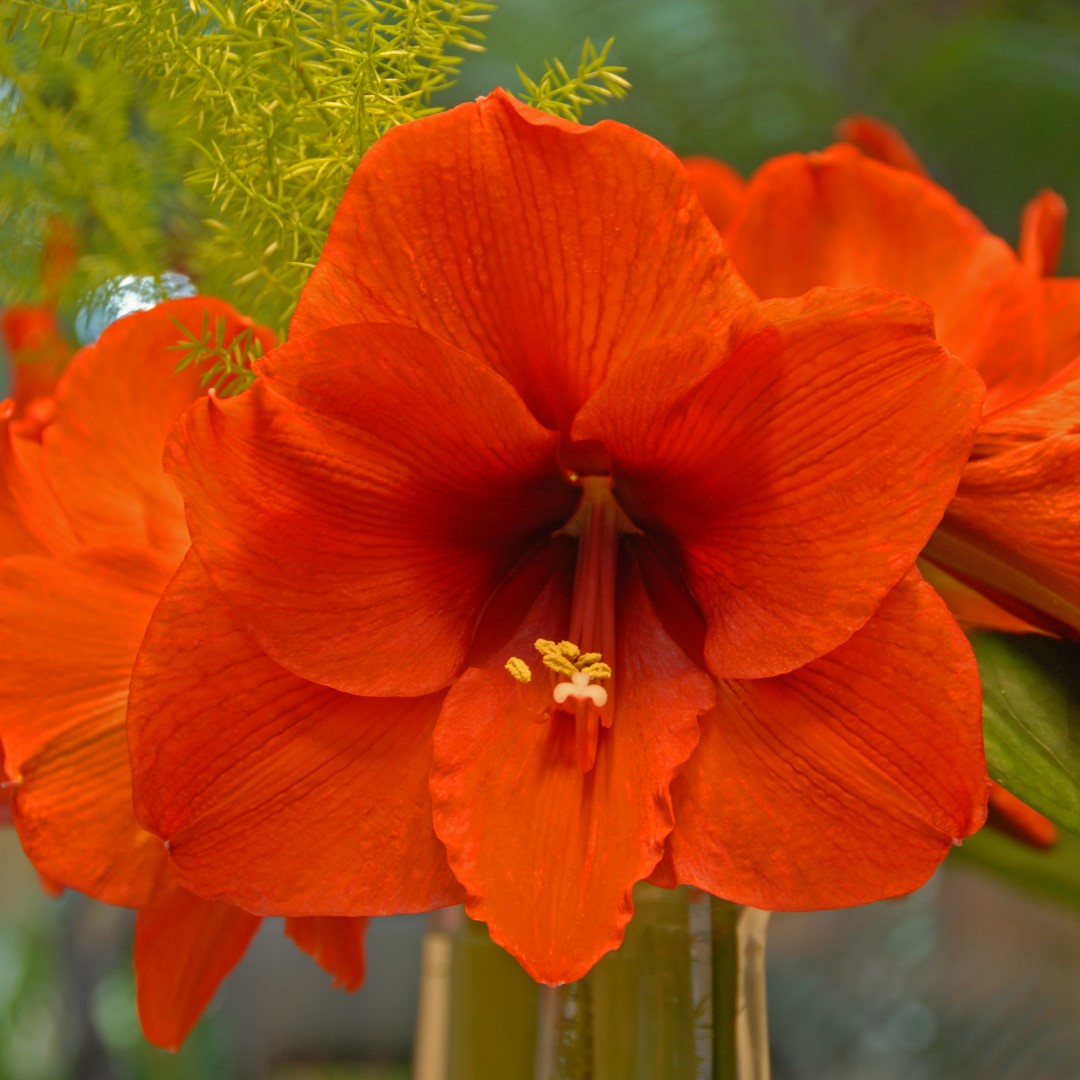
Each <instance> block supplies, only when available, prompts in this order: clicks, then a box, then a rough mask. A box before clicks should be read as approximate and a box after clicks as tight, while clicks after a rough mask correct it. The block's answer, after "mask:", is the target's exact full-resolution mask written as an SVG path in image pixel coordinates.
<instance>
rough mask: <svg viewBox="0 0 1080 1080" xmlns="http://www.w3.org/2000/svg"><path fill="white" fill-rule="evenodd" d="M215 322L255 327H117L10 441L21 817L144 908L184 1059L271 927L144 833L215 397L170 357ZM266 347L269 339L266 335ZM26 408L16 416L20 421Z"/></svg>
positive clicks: (161, 318)
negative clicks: (143, 656)
mask: <svg viewBox="0 0 1080 1080" xmlns="http://www.w3.org/2000/svg"><path fill="white" fill-rule="evenodd" d="M204 319H214V320H223V321H224V324H225V330H226V332H227V335H228V337H230V338H231V337H232V336H234V335H235V334H237V333H239V332H240V331H241V330H243V329H245V328H247V327H249V326H250V325H251V324H250V323H249V322H248V321H247V320H244V319H241V318H240V317H239V316H237V315H236V313H235V312H233V311H232V310H231V309H230V308H228V307H227V306H226V305H225V304H222V303H220V302H218V301H214V300H202V299H192V300H179V301H172V302H170V303H167V304H163V305H161V306H160V307H158V308H156V309H154V310H153V311H149V312H144V313H140V314H137V315H132V316H130V317H128V318H126V319H123V320H121V321H120V322H117V323H115V324H114V325H113V326H111V327H109V328H108V329H107V330H106V331H105V333H104V334H103V335H102V336H101V339H100V341H99V342H98V343H97V345H95V346H92V347H90V348H87V349H84V350H82V351H81V352H80V353H78V354H77V355H76V357H75V358H74V360H73V361H72V363H71V366H70V367H69V369H68V371H67V372H66V374H65V375H64V376H63V378H62V379H61V380H60V384H59V386H58V388H57V396H56V403H55V416H54V419H53V420H52V421H51V422H50V423H49V424H48V425H47V426H46V427H45V428H44V430H42V431H36V432H34V435H35V437H27V435H26V433H25V431H24V430H23V429H17V430H15V431H13V430H11V427H10V425H8V426H7V430H5V431H4V432H3V433H2V435H3V444H2V445H3V453H4V458H3V466H4V467H3V470H2V472H0V544H2V545H3V546H2V548H0V555H2V556H3V557H2V558H0V655H2V656H3V659H4V664H3V667H2V669H0V691H2V692H0V740H2V743H3V751H4V755H5V761H4V768H5V770H6V772H7V775H8V776H9V777H10V778H11V783H10V784H8V785H6V787H7V790H8V791H9V792H10V793H11V812H12V816H13V819H14V824H15V826H16V828H17V829H18V831H19V835H20V838H21V840H22V843H23V846H24V848H25V850H26V853H27V854H28V856H29V857H30V859H31V860H32V861H33V863H34V864H35V866H36V867H37V868H38V870H39V871H40V872H41V873H42V874H43V875H44V876H45V877H46V878H47V879H49V880H50V881H52V882H56V883H59V884H61V885H64V886H68V887H71V888H75V889H80V890H82V891H83V892H85V893H88V894H89V895H90V896H93V897H96V898H97V899H99V900H104V901H107V902H109V903H113V904H121V905H125V906H130V907H135V908H137V909H138V917H137V920H136V929H135V966H136V975H137V988H138V1003H139V1010H140V1015H141V1019H142V1023H143V1027H144V1030H145V1032H146V1035H147V1037H148V1038H149V1039H150V1040H151V1041H153V1042H155V1043H158V1044H159V1045H162V1046H169V1047H174V1046H176V1045H178V1044H179V1043H180V1042H181V1041H182V1039H183V1038H184V1036H185V1035H186V1034H187V1032H188V1030H189V1029H190V1027H191V1025H192V1024H193V1023H194V1022H195V1020H196V1019H197V1018H198V1016H199V1014H200V1012H201V1011H202V1009H203V1008H204V1007H205V1005H206V1003H207V1002H208V1001H209V999H210V997H211V996H212V994H213V992H214V990H215V989H216V988H217V985H218V983H219V982H220V980H221V979H222V978H223V977H224V976H225V975H226V974H227V973H228V971H229V970H230V969H231V968H232V967H233V966H234V965H235V964H236V962H237V961H238V960H239V959H240V956H241V955H242V954H243V952H244V950H245V949H246V947H247V944H248V942H249V941H250V939H251V937H252V935H253V934H254V932H255V930H256V929H257V927H258V925H259V921H260V920H259V918H258V917H257V916H254V915H251V914H249V913H248V912H245V911H241V910H239V909H238V908H235V907H232V906H229V905H225V904H218V903H213V902H210V901H206V900H202V899H200V898H198V897H196V896H194V895H193V894H191V893H190V892H188V891H187V890H186V889H185V888H183V887H182V886H181V885H180V884H179V883H177V881H176V880H175V877H174V875H173V873H172V870H171V867H170V864H169V860H168V857H167V854H166V851H165V849H164V847H163V846H162V844H161V842H160V840H158V839H157V838H156V837H154V836H151V835H150V834H149V833H147V832H145V831H144V830H142V829H141V828H140V827H139V826H138V825H137V823H136V821H135V817H134V814H133V812H132V806H131V770H130V765H129V762H128V753H127V740H126V733H125V711H126V705H127V687H128V681H129V678H130V675H131V669H132V666H133V664H134V661H135V654H136V651H137V649H138V646H139V642H140V639H141V638H142V635H143V632H144V630H145V628H146V624H147V622H148V621H149V618H150V614H151V612H152V611H153V608H154V606H155V604H156V603H157V601H158V598H159V597H160V595H161V593H162V591H163V589H164V588H165V585H166V583H167V582H168V580H169V578H170V576H171V575H172V573H173V571H174V570H175V568H176V566H177V564H178V563H179V561H180V559H181V558H182V556H183V554H184V552H185V551H186V549H187V546H188V537H187V529H186V527H185V524H184V519H183V511H182V506H181V503H180V499H179V495H178V494H177V492H176V489H175V487H174V486H173V485H172V483H171V481H170V480H169V479H168V478H167V477H166V476H165V473H164V471H163V469H162V467H161V453H162V447H163V444H164V441H165V434H166V432H167V430H168V429H169V427H170V426H171V424H172V422H173V421H174V419H175V417H176V416H177V414H178V413H179V412H180V411H181V410H182V409H183V408H185V407H186V406H188V405H190V404H191V402H192V401H194V400H196V399H197V398H198V397H199V396H200V389H199V385H198V377H197V375H196V373H195V372H194V370H187V371H184V372H182V373H181V374H179V375H174V372H175V369H176V366H177V362H178V360H179V354H178V353H177V352H176V351H175V350H173V349H172V348H170V346H172V345H173V344H174V343H176V342H177V341H178V339H180V338H181V337H182V332H181V330H179V329H178V327H177V323H179V324H181V325H182V326H184V327H186V329H187V331H188V332H189V333H191V334H196V335H197V334H198V333H199V332H200V331H201V328H202V324H203V321H204ZM263 336H264V340H266V341H267V343H269V338H268V337H267V336H266V335H265V334H264V335H263ZM9 411H10V410H9ZM332 923H333V925H332V926H330V927H322V926H317V927H310V926H306V925H304V924H302V923H301V924H297V923H295V922H293V923H292V924H290V926H289V927H288V928H287V929H288V932H289V933H290V935H292V936H293V937H294V938H295V939H297V941H298V943H299V944H300V945H301V947H302V948H304V949H306V950H307V951H309V952H311V953H312V954H313V955H315V956H316V958H317V959H318V960H319V961H320V963H323V964H324V966H326V967H327V968H329V970H331V971H332V972H333V973H334V974H336V975H337V976H338V977H339V978H340V979H341V980H342V981H343V982H345V983H347V984H349V985H352V986H355V985H358V984H359V981H360V978H361V977H362V972H363V951H362V933H363V928H362V926H361V925H360V924H358V923H357V922H355V921H352V920H348V921H346V920H332Z"/></svg>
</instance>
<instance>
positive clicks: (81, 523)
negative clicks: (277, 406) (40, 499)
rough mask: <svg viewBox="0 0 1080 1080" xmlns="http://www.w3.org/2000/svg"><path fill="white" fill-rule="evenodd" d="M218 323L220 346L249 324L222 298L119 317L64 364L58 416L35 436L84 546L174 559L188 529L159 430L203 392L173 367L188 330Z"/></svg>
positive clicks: (189, 374) (195, 378)
mask: <svg viewBox="0 0 1080 1080" xmlns="http://www.w3.org/2000/svg"><path fill="white" fill-rule="evenodd" d="M216 320H223V322H224V327H223V338H224V340H225V341H226V342H228V341H229V340H230V339H232V338H233V337H235V336H236V335H237V334H238V333H240V331H241V330H243V329H246V328H248V327H250V326H251V322H250V320H248V319H243V318H241V317H240V316H239V315H237V314H236V312H235V311H233V309H232V308H231V307H229V306H228V305H227V304H225V303H223V302H222V301H220V300H212V299H208V298H205V297H192V298H190V299H184V300H171V301H168V302H167V303H163V304H159V305H158V306H157V307H155V308H151V309H150V310H149V311H140V312H137V313H135V314H134V315H129V316H127V317H126V318H123V319H119V320H118V321H116V322H114V323H113V324H112V325H111V326H109V327H107V328H106V329H105V331H104V332H103V333H102V335H101V337H100V338H99V339H98V341H97V343H96V344H94V345H91V346H89V347H87V348H85V349H83V350H81V351H80V352H79V353H77V354H76V356H75V358H74V359H73V360H72V362H71V366H70V367H69V368H68V370H67V372H66V373H65V375H64V377H63V379H62V380H61V382H60V386H59V388H58V390H57V415H56V419H55V421H54V422H53V423H52V424H51V425H50V426H49V427H48V428H47V429H46V431H45V433H44V435H43V437H42V460H43V467H44V469H45V472H46V474H47V475H48V477H49V481H50V483H51V484H52V487H53V489H54V490H55V491H56V493H57V496H58V497H59V499H60V502H61V503H62V504H63V506H64V509H65V510H66V511H67V513H68V516H69V518H70V519H71V522H72V524H73V526H74V528H75V531H76V533H77V534H78V535H79V537H80V539H81V540H82V541H83V543H85V544H90V545H108V544H146V545H148V546H151V547H154V548H156V549H158V550H160V551H162V552H163V553H164V554H166V555H167V556H169V557H170V558H172V559H173V560H174V565H175V563H177V562H179V561H180V558H181V556H182V555H183V554H184V552H185V551H186V550H187V546H188V539H187V530H186V528H185V526H184V518H183V509H182V506H181V503H180V498H179V495H178V494H177V491H176V487H175V485H174V484H173V483H172V481H170V480H169V478H168V477H167V476H166V475H165V473H164V471H163V470H162V467H161V454H162V448H163V447H164V445H165V436H166V434H167V433H168V431H169V428H170V427H171V426H172V423H173V421H174V420H175V419H176V417H177V416H178V415H179V414H180V412H181V411H182V410H183V409H185V408H186V407H187V406H188V405H190V404H191V402H192V401H194V400H195V399H196V398H198V397H200V396H202V388H201V387H200V385H199V373H198V372H197V371H196V370H195V368H194V367H189V368H187V369H185V370H184V371H182V372H179V373H178V372H177V370H176V367H177V364H178V363H179V362H180V360H181V358H182V356H183V350H182V349H181V350H180V351H177V348H176V346H177V345H178V344H181V343H183V341H184V340H185V331H186V332H187V335H188V336H191V335H194V336H195V337H199V336H200V335H201V333H202V330H203V327H204V324H206V325H212V323H213V322H214V321H216Z"/></svg>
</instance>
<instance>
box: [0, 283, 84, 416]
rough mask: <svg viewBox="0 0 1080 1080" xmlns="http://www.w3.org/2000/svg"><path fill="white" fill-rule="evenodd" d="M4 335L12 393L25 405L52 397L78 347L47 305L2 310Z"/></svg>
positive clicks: (1, 334)
mask: <svg viewBox="0 0 1080 1080" xmlns="http://www.w3.org/2000/svg"><path fill="white" fill-rule="evenodd" d="M0 338H2V339H3V345H4V352H5V354H6V356H7V360H8V364H9V365H10V368H11V376H12V383H13V385H12V396H13V398H14V400H15V404H16V405H17V406H19V407H20V408H22V409H25V408H26V407H28V406H32V404H33V403H34V402H36V401H38V400H39V399H41V398H48V397H50V396H51V395H52V393H53V391H54V390H55V388H56V380H57V379H59V378H60V375H61V373H62V372H63V370H64V368H65V367H66V366H67V362H68V361H69V360H70V359H71V354H72V353H73V352H74V349H73V348H72V346H71V345H70V343H69V342H68V340H67V338H66V337H64V334H63V332H62V331H61V329H60V324H59V322H58V321H57V318H56V312H55V311H54V310H53V309H52V308H51V307H49V306H47V305H34V304H13V305H12V306H11V307H7V308H4V309H3V310H2V311H0Z"/></svg>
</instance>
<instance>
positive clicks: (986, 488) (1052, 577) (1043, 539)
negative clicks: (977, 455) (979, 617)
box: [926, 434, 1080, 637]
mask: <svg viewBox="0 0 1080 1080" xmlns="http://www.w3.org/2000/svg"><path fill="white" fill-rule="evenodd" d="M1078 476H1080V434H1077V435H1066V436H1060V437H1058V438H1054V439H1047V440H1045V441H1043V442H1037V443H1032V444H1030V445H1028V446H1020V447H1017V448H1016V449H1014V450H1010V451H1008V452H1007V453H1001V454H996V455H994V456H992V457H988V458H983V459H981V460H979V461H973V462H971V464H970V465H968V467H967V468H966V469H965V470H964V475H963V478H962V479H961V481H960V487H959V488H958V490H957V492H956V498H955V499H953V501H952V502H951V503H950V504H949V510H948V513H947V514H946V515H945V517H944V519H943V520H942V522H941V525H940V527H939V528H938V529H937V531H936V532H935V533H934V536H933V538H932V539H931V542H930V544H929V546H928V547H927V549H926V557H927V558H928V559H930V560H931V561H932V562H934V563H937V564H938V565H939V566H941V567H942V568H944V569H945V570H947V571H948V572H949V573H951V574H954V575H955V576H957V577H959V578H960V579H961V580H962V581H963V582H964V583H965V584H969V585H971V586H973V587H975V588H977V589H979V591H980V592H985V593H986V595H988V596H989V597H990V599H992V600H994V601H995V602H996V603H998V604H1002V605H1003V606H1007V607H1008V608H1009V610H1015V613H1016V614H1017V615H1018V616H1020V617H1021V618H1024V619H1027V620H1028V621H1029V622H1031V621H1034V622H1035V623H1036V625H1038V626H1041V627H1043V628H1044V629H1047V630H1050V631H1052V632H1055V633H1064V634H1066V635H1068V636H1072V637H1076V636H1078V635H1080V543H1078V542H1077V537H1080V485H1078V484H1077V477H1078ZM1010 601H1016V602H1018V604H1019V605H1020V606H1018V607H1014V605H1013V604H1012V603H1010Z"/></svg>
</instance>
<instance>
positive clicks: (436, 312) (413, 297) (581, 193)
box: [289, 90, 746, 427]
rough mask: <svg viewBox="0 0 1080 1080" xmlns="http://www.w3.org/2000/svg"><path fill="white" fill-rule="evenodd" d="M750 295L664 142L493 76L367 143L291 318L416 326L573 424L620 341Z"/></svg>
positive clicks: (661, 332)
mask: <svg viewBox="0 0 1080 1080" xmlns="http://www.w3.org/2000/svg"><path fill="white" fill-rule="evenodd" d="M745 298H746V291H745V287H744V286H743V284H742V282H741V280H740V279H739V278H738V276H737V275H736V274H734V273H733V272H732V270H731V269H730V265H729V260H728V257H727V253H726V252H725V251H724V248H723V245H722V244H721V243H720V239H719V236H718V235H717V232H716V229H715V228H714V227H713V226H712V225H711V223H710V222H709V220H708V218H707V217H706V215H705V214H704V213H703V211H702V209H701V206H700V204H699V203H698V201H697V199H696V197H695V195H694V192H693V188H692V185H691V184H690V181H689V179H688V177H687V175H686V173H685V171H684V170H683V168H682V167H681V165H680V164H679V161H678V159H677V158H676V157H675V155H674V154H672V153H671V151H669V150H667V149H666V148H665V147H663V146H662V145H661V144H660V143H658V142H656V141H655V140H653V139H650V138H649V137H648V136H647V135H643V134H642V133H641V132H639V131H634V130H633V129H632V128H628V127H624V126H623V125H622V124H616V123H612V122H610V121H604V122H601V123H599V124H597V125H595V126H594V127H583V126H581V125H580V124H571V123H568V122H567V121H565V120H559V119H556V118H554V117H552V116H549V115H547V114H546V113H541V112H538V111H537V110H535V109H529V108H527V107H525V106H523V105H521V104H520V103H518V102H516V101H515V100H514V99H513V98H511V97H510V96H509V95H508V94H506V93H505V92H503V91H501V90H497V91H495V92H494V93H492V94H490V95H489V96H487V97H486V98H482V99H481V100H480V101H477V102H470V103H468V104H465V105H459V106H458V107H457V108H456V109H452V110H450V111H449V112H446V113H442V114H440V115H438V116H435V117H431V118H428V119H424V120H418V121H415V122H414V123H411V124H403V125H402V126H401V127H398V128H395V129H394V130H392V131H390V132H389V133H388V134H387V135H386V136H385V137H384V138H382V139H380V140H379V141H378V143H376V145H375V146H374V147H373V148H372V149H371V150H370V151H369V152H368V153H367V154H366V155H365V156H364V160H363V162H362V163H361V164H360V167H359V168H358V169H357V171H356V173H355V175H354V176H353V178H352V181H351V182H350V184H349V187H348V189H347V190H346V192H345V195H344V197H343V199H342V201H341V205H340V206H339V208H338V210H337V214H336V215H335V218H334V224H333V226H332V228H331V230H330V235H329V238H328V239H327V242H326V245H325V247H324V248H323V253H322V257H321V258H320V260H319V263H318V265H317V266H316V267H315V270H314V271H313V273H312V275H311V278H310V279H309V280H308V283H307V285H306V286H305V288H304V291H303V293H302V294H301V297H300V303H299V305H298V307H297V310H296V315H295V317H294V318H293V322H292V326H291V327H290V331H289V336H290V338H296V337H298V336H302V335H305V334H310V333H312V332H314V331H316V330H322V329H326V328H327V327H330V326H338V325H341V324H344V323H356V322H392V323H403V324H408V325H412V326H417V327H419V328H420V329H422V330H426V331H427V332H428V333H430V334H433V335H434V336H435V337H438V338H440V339H442V340H443V341H445V342H448V343H449V344H451V345H454V346H456V347H457V348H459V349H463V350H464V351H465V352H467V353H469V354H470V355H472V356H475V357H477V358H479V359H481V360H483V361H484V362H485V363H487V364H490V365H491V366H492V367H493V368H494V369H495V370H496V371H498V372H499V373H500V374H502V375H504V376H505V377H506V378H507V379H508V380H509V381H510V382H511V383H512V384H513V385H514V387H515V388H516V389H517V390H518V392H519V393H520V394H521V395H522V397H523V398H524V399H525V401H526V402H527V403H528V405H529V408H530V409H531V410H532V412H533V413H534V415H536V416H537V417H539V418H540V420H541V421H542V422H543V423H545V424H547V425H548V426H549V427H565V426H566V425H568V423H569V421H570V419H571V417H572V416H573V415H574V413H575V412H576V411H577V409H578V407H579V406H580V405H581V403H582V402H583V401H584V400H585V399H586V398H587V397H588V395H589V394H590V393H591V392H592V391H593V390H595V389H596V387H597V386H599V385H600V383H601V382H602V381H603V380H604V378H605V376H606V375H607V373H608V371H609V370H610V369H611V368H612V367H613V366H615V365H617V364H618V363H619V362H620V360H621V359H622V358H625V357H626V356H629V355H630V354H631V353H632V352H634V351H635V350H637V349H639V348H642V347H643V346H645V345H647V344H649V343H650V342H653V341H657V340H659V339H661V338H664V337H668V336H670V335H671V334H677V333H683V332H685V331H687V330H691V329H700V330H708V329H709V328H710V327H713V326H719V325H722V324H723V323H725V322H726V321H727V320H728V319H729V318H730V314H731V308H732V305H733V304H739V305H741V304H743V303H745Z"/></svg>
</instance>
